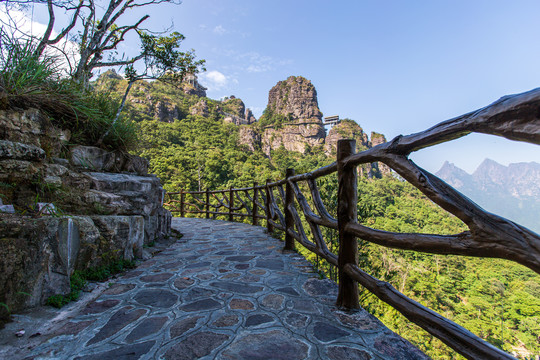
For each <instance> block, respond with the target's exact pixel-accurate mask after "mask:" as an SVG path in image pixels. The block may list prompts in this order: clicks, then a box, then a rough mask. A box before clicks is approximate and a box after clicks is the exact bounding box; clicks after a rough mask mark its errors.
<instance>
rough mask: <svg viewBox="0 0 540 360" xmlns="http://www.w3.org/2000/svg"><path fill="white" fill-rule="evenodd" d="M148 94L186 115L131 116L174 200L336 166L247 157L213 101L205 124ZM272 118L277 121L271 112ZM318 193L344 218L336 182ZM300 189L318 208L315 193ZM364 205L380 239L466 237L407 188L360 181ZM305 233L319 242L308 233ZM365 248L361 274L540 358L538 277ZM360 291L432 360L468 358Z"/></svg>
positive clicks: (141, 150) (187, 99) (499, 264)
mask: <svg viewBox="0 0 540 360" xmlns="http://www.w3.org/2000/svg"><path fill="white" fill-rule="evenodd" d="M117 85H119V86H120V84H118V83H117ZM141 93H144V94H146V95H145V96H148V95H150V96H152V97H155V98H158V96H163V97H162V98H165V99H167V101H170V102H171V103H172V104H175V105H177V106H178V108H179V110H180V113H181V115H180V119H179V120H177V121H174V122H173V123H163V122H157V121H150V120H148V119H150V117H148V118H147V117H145V116H146V115H141V113H140V112H137V111H138V110H137V109H136V108H135V107H132V108H131V109H132V111H133V114H135V115H134V116H138V117H139V118H140V119H141V121H140V122H138V123H137V127H138V131H139V134H140V144H139V147H138V149H137V152H138V154H139V155H142V156H144V157H147V158H148V159H149V160H150V169H151V171H152V172H153V173H155V174H157V175H158V176H159V177H160V178H161V180H162V182H163V184H164V187H165V189H166V190H168V191H179V190H180V189H184V190H199V189H201V190H204V189H206V188H209V189H226V188H229V187H231V186H233V187H247V186H251V185H252V184H253V182H254V181H257V182H259V183H261V184H262V183H264V182H265V180H266V179H272V180H277V179H281V178H283V177H284V175H285V169H287V168H294V169H295V170H296V172H297V173H303V172H308V171H311V170H313V169H316V168H318V167H321V166H324V165H328V164H329V163H331V162H333V161H334V159H333V158H331V157H326V156H325V155H324V151H323V149H322V148H321V147H313V148H307V149H306V153H305V154H299V153H295V152H289V151H287V150H286V149H285V148H284V147H281V148H278V149H275V150H273V151H271V153H270V156H269V157H267V156H265V154H263V153H262V152H261V150H260V149H256V150H255V151H246V149H245V148H243V147H242V146H240V145H239V144H238V131H239V130H238V129H239V128H238V127H237V126H235V125H231V124H224V123H223V121H222V118H221V116H220V115H219V114H218V112H217V110H216V109H217V106H219V103H218V102H214V101H213V100H210V99H204V101H206V102H207V104H208V108H209V115H208V116H206V117H202V116H198V115H187V114H189V108H190V107H191V106H193V105H194V104H195V103H197V102H199V101H201V98H198V97H191V96H186V95H184V94H182V93H181V92H180V91H177V90H175V89H172V88H170V87H167V86H165V85H162V84H158V83H153V84H144V87H143V86H142V85H141ZM265 116H268V117H269V118H271V116H270V114H269V113H268V112H267V113H266V114H265ZM262 120H264V116H263V119H262ZM345 123H346V124H347V122H346V121H345ZM350 125H352V124H350ZM375 136H376V135H375ZM317 184H318V187H319V190H320V193H321V196H322V197H323V201H324V203H325V205H326V207H327V210H328V211H329V213H330V214H331V215H333V216H336V209H337V179H336V176H335V174H332V175H329V176H326V177H323V178H319V179H317ZM300 186H301V190H302V191H303V193H304V195H306V197H307V198H308V201H311V199H310V197H309V196H310V193H309V189H307V186H306V185H305V184H300ZM358 198H359V202H358V208H357V209H358V214H359V221H360V222H361V223H362V224H364V225H367V226H370V227H373V228H376V229H381V230H386V231H395V232H419V233H435V234H453V233H459V232H462V231H464V230H466V227H465V225H464V224H463V223H462V222H461V221H460V220H459V219H457V218H456V217H454V216H452V215H450V214H448V213H446V212H445V211H444V210H442V209H441V208H439V207H438V206H437V205H436V204H434V203H433V202H431V201H430V200H429V199H427V198H426V197H425V196H424V195H423V194H422V193H421V192H420V191H419V190H417V189H416V188H415V187H413V186H412V185H410V184H409V183H407V182H405V181H402V180H400V179H396V178H391V177H384V178H382V179H377V180H370V179H360V180H359V183H358ZM300 216H302V214H300ZM304 230H305V231H306V233H307V234H308V236H311V234H310V229H309V227H308V226H305V227H304ZM321 231H322V233H323V237H324V239H325V240H326V241H327V244H328V247H329V249H330V250H331V251H332V252H334V253H337V252H338V237H337V233H336V231H335V230H332V229H327V228H322V229H321ZM278 236H279V234H278ZM358 244H359V265H360V267H361V268H363V269H365V270H366V271H367V272H368V273H369V274H371V275H373V276H375V277H377V278H379V279H381V280H384V281H387V282H389V283H390V284H392V285H393V286H394V287H395V288H396V289H398V290H399V291H401V292H403V293H404V294H405V295H407V296H409V297H411V298H413V299H415V300H416V301H418V302H420V303H422V304H423V305H425V306H427V307H429V308H431V309H433V310H435V311H437V312H438V313H440V314H441V315H443V316H445V317H448V318H449V319H451V320H453V321H455V322H457V323H458V324H460V325H462V326H464V327H465V328H467V329H469V330H470V331H472V332H473V333H476V334H478V335H479V336H481V337H482V338H484V339H486V340H487V341H489V342H491V343H492V344H494V345H495V346H499V347H501V348H503V349H504V350H506V351H509V352H512V351H514V350H517V349H527V350H528V351H529V352H530V353H531V354H534V353H538V352H539V351H540V346H539V342H538V334H539V333H540V303H539V297H540V285H538V284H540V276H539V275H537V274H535V273H533V272H532V271H530V270H528V269H525V268H524V267H522V266H520V265H517V264H514V263H512V262H509V261H503V260H497V259H482V258H468V257H460V256H445V255H432V254H422V253H416V252H412V251H402V250H396V249H388V248H384V247H382V246H378V245H374V244H371V243H369V242H366V241H363V240H362V239H359V241H358ZM299 251H300V252H301V253H302V254H303V255H304V256H305V257H306V258H308V260H310V261H312V262H313V263H314V264H315V265H316V267H317V269H318V271H319V272H320V273H321V274H325V275H326V276H328V277H330V278H332V279H336V278H337V274H336V271H335V269H334V267H333V266H330V265H328V264H326V263H325V262H323V261H321V259H318V258H317V257H316V256H315V255H314V254H313V253H311V252H308V251H307V250H305V249H302V248H301V247H300V246H299ZM360 290H361V294H360V295H361V302H362V303H361V305H362V306H363V307H364V308H366V309H367V310H368V311H370V312H371V313H372V314H374V315H376V316H377V317H378V318H379V319H381V320H382V321H383V322H384V323H385V324H386V325H387V326H388V327H390V328H391V329H392V330H394V331H396V332H397V333H399V334H400V335H402V336H403V337H405V338H406V339H408V340H410V341H411V342H412V343H413V344H415V345H416V346H418V347H419V348H420V349H422V350H423V351H424V352H426V353H427V354H428V355H430V356H431V357H433V358H436V359H455V358H459V356H456V354H455V353H454V351H452V350H451V349H450V348H448V347H447V346H446V345H444V344H443V343H442V342H441V341H439V340H437V339H435V338H434V337H433V336H431V335H430V334H428V333H427V332H425V331H424V330H422V329H421V328H419V327H418V326H416V325H414V324H412V323H411V322H410V321H408V320H407V319H405V318H404V317H403V316H402V315H401V314H399V313H398V312H397V311H396V310H394V309H392V308H391V307H389V306H388V305H386V304H385V303H383V302H382V301H380V300H378V298H376V297H375V296H373V295H371V294H370V293H369V292H367V291H366V290H365V289H360Z"/></svg>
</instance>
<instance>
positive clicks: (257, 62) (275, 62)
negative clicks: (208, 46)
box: [215, 49, 292, 73]
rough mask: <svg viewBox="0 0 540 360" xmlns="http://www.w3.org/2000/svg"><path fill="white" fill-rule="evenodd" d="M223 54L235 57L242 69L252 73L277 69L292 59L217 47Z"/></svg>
mask: <svg viewBox="0 0 540 360" xmlns="http://www.w3.org/2000/svg"><path fill="white" fill-rule="evenodd" d="M215 51H216V52H217V51H219V52H220V53H221V54H223V55H225V56H228V57H231V58H233V59H234V60H235V61H236V62H237V63H238V66H239V68H240V69H242V71H247V72H250V73H263V72H268V71H272V70H275V69H276V68H279V67H282V66H286V65H290V64H291V63H292V60H290V59H278V58H274V57H271V56H267V55H262V54H260V53H258V52H256V51H250V52H244V53H240V52H237V51H234V50H225V51H223V50H221V49H215Z"/></svg>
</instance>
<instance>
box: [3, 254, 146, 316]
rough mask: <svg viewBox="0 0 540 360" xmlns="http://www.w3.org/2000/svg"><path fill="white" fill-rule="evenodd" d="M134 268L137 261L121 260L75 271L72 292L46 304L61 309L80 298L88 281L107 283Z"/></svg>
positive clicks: (56, 296)
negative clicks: (115, 276) (111, 278)
mask: <svg viewBox="0 0 540 360" xmlns="http://www.w3.org/2000/svg"><path fill="white" fill-rule="evenodd" d="M134 267H135V261H133V260H124V259H120V260H115V261H112V262H110V263H109V264H107V265H103V266H98V267H95V268H90V269H86V270H83V271H78V270H77V271H74V272H73V275H71V278H70V287H71V291H70V292H69V293H68V294H65V295H62V294H58V295H53V296H50V297H49V298H48V299H47V301H46V302H45V303H46V304H47V305H50V306H54V307H55V308H61V307H63V306H64V305H66V304H69V303H70V302H72V301H75V300H77V299H78V298H79V296H80V294H81V290H82V289H84V287H85V286H86V282H87V280H92V281H105V280H107V279H109V278H110V277H111V276H112V275H115V274H118V273H121V272H123V271H126V270H128V269H133V268H134ZM0 304H1V303H0Z"/></svg>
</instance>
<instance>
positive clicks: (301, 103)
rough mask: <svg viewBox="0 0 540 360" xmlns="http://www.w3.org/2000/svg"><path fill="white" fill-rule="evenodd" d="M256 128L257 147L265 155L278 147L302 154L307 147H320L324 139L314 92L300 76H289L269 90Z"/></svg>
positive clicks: (312, 87)
mask: <svg viewBox="0 0 540 360" xmlns="http://www.w3.org/2000/svg"><path fill="white" fill-rule="evenodd" d="M258 125H259V127H260V132H261V148H262V149H263V151H264V152H265V153H266V154H267V155H270V151H271V150H275V149H277V148H279V147H281V146H283V147H285V149H287V150H289V151H298V152H301V153H303V152H305V150H306V148H307V146H310V147H313V146H317V145H322V144H323V143H324V138H325V136H326V132H325V130H324V126H323V123H322V113H321V111H320V110H319V105H318V102H317V91H316V90H315V87H314V86H313V84H312V83H311V81H309V80H307V79H306V78H304V77H301V76H290V77H289V78H287V80H284V81H280V82H278V83H277V84H276V85H275V86H274V87H273V88H272V89H271V90H270V92H269V93H268V105H267V106H266V110H265V111H264V114H263V116H262V117H261V118H260V119H259V122H258Z"/></svg>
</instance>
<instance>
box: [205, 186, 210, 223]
mask: <svg viewBox="0 0 540 360" xmlns="http://www.w3.org/2000/svg"><path fill="white" fill-rule="evenodd" d="M206 218H207V219H210V191H209V190H208V188H206Z"/></svg>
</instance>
